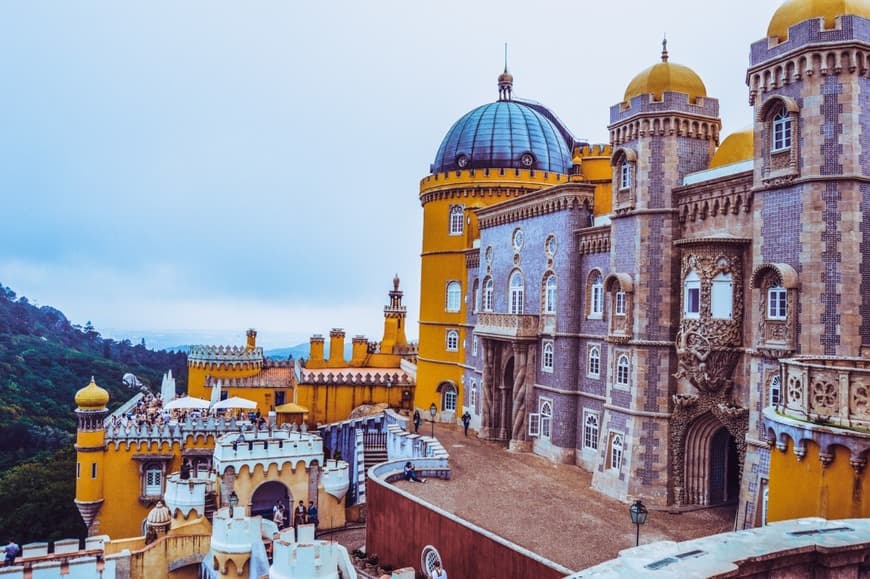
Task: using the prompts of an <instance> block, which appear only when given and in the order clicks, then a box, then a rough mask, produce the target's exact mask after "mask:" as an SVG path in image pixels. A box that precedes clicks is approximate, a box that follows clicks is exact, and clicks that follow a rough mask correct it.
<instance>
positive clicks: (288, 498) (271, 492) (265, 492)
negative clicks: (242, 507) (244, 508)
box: [251, 481, 293, 519]
mask: <svg viewBox="0 0 870 579" xmlns="http://www.w3.org/2000/svg"><path fill="white" fill-rule="evenodd" d="M278 499H281V501H283V502H284V507H285V508H286V509H288V510H287V513H290V511H291V510H292V508H293V495H291V494H290V491H289V490H288V489H287V487H286V486H285V485H284V483H281V482H278V481H267V482H264V483H263V484H261V485H260V486H259V487H257V490H255V491H254V495H253V496H252V497H251V516H252V517H253V516H256V515H261V516H262V517H263V518H266V519H271V518H272V507H274V506H275V503H276V502H277V501H278ZM285 516H286V515H285Z"/></svg>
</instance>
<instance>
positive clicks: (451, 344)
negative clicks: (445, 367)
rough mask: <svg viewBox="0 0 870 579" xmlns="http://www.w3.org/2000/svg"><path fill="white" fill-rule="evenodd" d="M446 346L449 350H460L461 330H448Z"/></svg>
mask: <svg viewBox="0 0 870 579" xmlns="http://www.w3.org/2000/svg"><path fill="white" fill-rule="evenodd" d="M444 347H445V349H446V350H447V351H448V352H458V351H459V330H454V329H450V330H447V334H446V336H445V342H444Z"/></svg>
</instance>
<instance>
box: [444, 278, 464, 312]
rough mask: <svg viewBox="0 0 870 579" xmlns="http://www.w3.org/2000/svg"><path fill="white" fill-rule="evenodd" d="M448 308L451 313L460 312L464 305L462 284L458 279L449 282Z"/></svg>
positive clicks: (447, 292)
mask: <svg viewBox="0 0 870 579" xmlns="http://www.w3.org/2000/svg"><path fill="white" fill-rule="evenodd" d="M446 294H447V296H446V302H447V304H446V308H445V309H446V310H447V311H448V312H451V313H455V312H458V311H459V310H460V309H461V307H462V284H461V283H459V282H458V281H456V280H451V281H448V282H447V291H446Z"/></svg>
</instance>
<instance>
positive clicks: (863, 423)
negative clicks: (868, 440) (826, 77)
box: [778, 356, 870, 430]
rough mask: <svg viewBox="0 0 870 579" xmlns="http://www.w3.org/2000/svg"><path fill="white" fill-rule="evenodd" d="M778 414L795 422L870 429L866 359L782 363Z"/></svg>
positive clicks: (820, 358)
mask: <svg viewBox="0 0 870 579" xmlns="http://www.w3.org/2000/svg"><path fill="white" fill-rule="evenodd" d="M782 365H783V378H784V380H783V383H784V388H783V392H782V407H781V408H779V409H778V410H780V411H781V412H782V413H784V414H785V415H787V416H790V417H792V418H796V419H799V420H808V421H810V422H813V423H816V424H821V425H828V426H835V427H840V428H850V429H858V430H870V360H867V359H865V358H845V357H832V356H831V357H826V356H801V357H797V358H790V359H785V360H782Z"/></svg>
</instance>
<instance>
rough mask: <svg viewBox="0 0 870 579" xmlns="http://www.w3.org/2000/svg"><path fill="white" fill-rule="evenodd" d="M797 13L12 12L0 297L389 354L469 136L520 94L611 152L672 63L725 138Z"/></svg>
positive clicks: (8, 5) (113, 322)
mask: <svg viewBox="0 0 870 579" xmlns="http://www.w3.org/2000/svg"><path fill="white" fill-rule="evenodd" d="M779 4H780V2H779V0H732V1H730V2H715V3H713V2H711V3H707V2H697V1H688V0H659V1H657V2H647V1H644V2H638V1H635V0H630V1H627V2H622V3H620V4H618V5H612V4H610V3H606V2H596V3H591V2H577V1H575V2H567V1H564V0H563V1H561V2H555V1H549V0H543V1H538V2H519V1H514V0H506V1H501V2H482V1H479V2H470V1H468V0H463V1H455V0H442V1H438V2H426V1H420V2H408V1H394V2H388V1H380V0H370V1H367V2H359V1H355V2H351V1H344V0H334V1H332V2H286V1H274V0H258V1H251V2H239V1H236V0H209V1H204V0H186V1H184V2H179V1H177V0H171V1H170V0H149V1H140V2H116V1H114V0H112V1H109V0H80V1H77V2H66V1H62V0H57V1H54V2H48V1H42V0H8V1H6V2H2V3H0V78H2V80H3V90H2V91H0V200H2V203H0V216H2V219H0V283H2V284H4V285H6V286H10V287H11V288H12V289H13V290H15V291H16V292H17V293H18V294H19V295H26V296H27V297H28V298H29V299H30V300H31V301H34V302H36V303H37V304H40V305H51V306H53V307H56V308H58V309H60V310H62V311H64V312H65V313H66V314H67V316H68V317H69V318H70V320H71V321H72V322H73V323H79V324H84V323H85V322H86V321H88V320H90V321H92V323H93V324H94V326H95V327H96V328H97V329H98V330H99V331H101V332H102V333H103V334H104V335H106V336H111V337H117V338H122V337H129V338H132V339H134V340H135V339H137V338H139V337H142V336H144V337H146V342H147V343H148V344H149V345H151V346H155V347H165V346H170V345H175V344H184V343H226V344H242V343H244V332H245V330H246V329H247V328H249V327H254V328H257V330H258V332H259V338H260V343H261V344H262V345H264V346H266V347H277V346H288V345H292V344H296V343H299V342H302V341H306V340H307V339H308V337H309V336H310V335H311V334H313V333H322V334H327V333H328V332H329V330H330V329H331V328H336V327H341V328H344V329H345V330H346V332H347V335H348V336H353V335H359V334H362V335H366V336H367V337H368V338H369V339H372V340H377V339H380V337H381V334H382V330H383V306H384V305H386V303H387V292H388V291H389V290H390V289H391V285H392V278H393V276H394V275H395V274H398V275H399V277H400V278H401V280H402V281H401V288H402V289H403V290H404V291H405V304H406V305H407V307H408V334H409V338H414V337H416V333H417V332H416V327H417V315H418V311H419V293H420V291H419V283H420V282H419V280H420V258H419V254H420V247H421V236H422V233H421V232H422V209H421V206H420V202H419V199H418V193H419V182H420V179H422V178H423V177H425V176H426V175H427V174H428V171H429V164H430V163H431V162H432V161H433V159H434V157H435V153H436V151H437V148H438V145H439V143H440V141H441V139H442V138H443V137H444V135H445V134H446V133H447V131H448V129H449V128H450V126H451V125H452V124H453V123H454V122H455V121H456V120H457V119H459V118H460V117H461V116H462V115H463V114H465V113H466V112H468V111H469V110H471V109H473V108H475V107H477V106H479V105H482V104H485V103H487V102H491V101H493V100H496V98H497V96H498V93H497V86H496V78H497V76H498V74H499V73H500V72H501V71H502V68H503V66H504V43H508V54H509V57H508V58H509V62H508V66H509V69H510V71H511V73H512V74H513V76H514V95H515V96H517V97H522V98H528V99H533V100H537V101H540V102H542V103H544V104H545V105H547V106H548V107H549V108H551V109H552V110H553V111H554V112H555V113H556V114H557V115H558V116H559V117H560V118H561V119H562V121H563V122H564V123H565V124H566V125H567V126H568V127H569V128H570V129H571V130H572V131H573V133H574V134H575V136H577V137H579V138H582V139H587V140H589V141H591V142H607V139H608V133H607V124H608V111H609V107H610V106H611V105H613V104H615V103H617V102H619V101H620V100H621V99H622V96H623V93H624V91H625V87H626V86H627V84H628V83H629V81H630V80H631V78H632V77H633V76H634V75H635V74H637V73H638V72H640V71H641V70H643V69H644V68H646V67H648V66H650V65H652V64H655V62H657V61H658V60H659V56H660V52H661V40H662V37H663V35H665V34H666V35H667V38H668V51H669V53H670V60H671V62H676V63H679V64H684V65H687V66H690V67H691V68H692V69H694V70H695V72H697V73H698V74H699V75H700V76H701V78H702V79H703V80H704V82H705V84H706V86H707V92H708V94H709V95H710V96H714V97H716V98H718V99H719V102H720V112H721V117H722V122H723V134H727V133H729V132H732V131H734V130H738V129H740V128H742V127H744V126H746V125H748V124H750V122H751V109H750V107H749V105H748V93H747V89H746V85H745V73H746V67H747V64H748V54H749V45H750V43H751V42H754V41H756V40H759V39H761V38H763V37H764V35H765V32H766V29H767V24H768V21H769V19H770V16H771V15H772V14H773V12H774V11H775V9H776V8H777V6H778V5H779Z"/></svg>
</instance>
